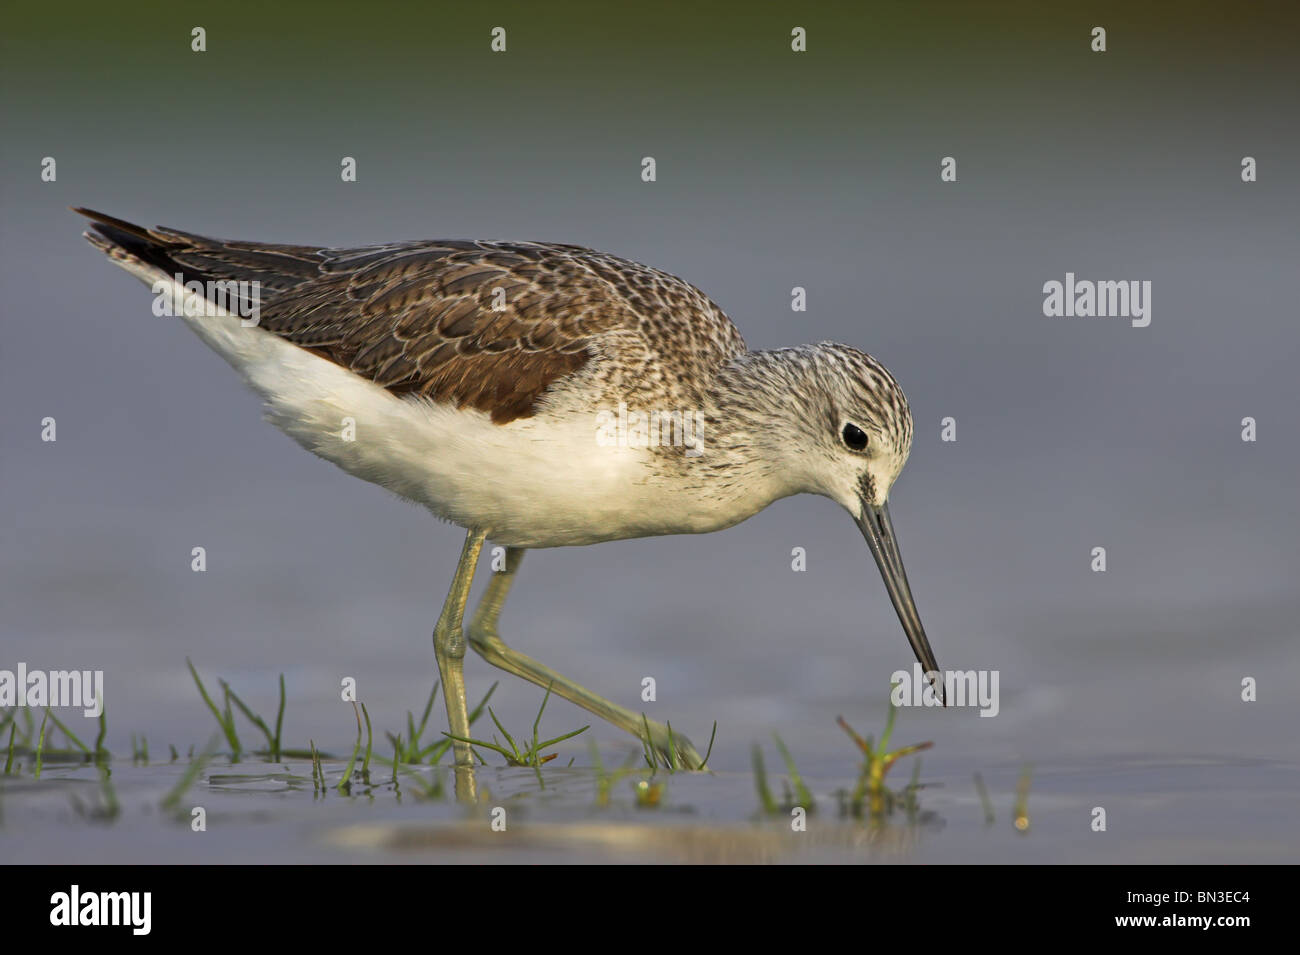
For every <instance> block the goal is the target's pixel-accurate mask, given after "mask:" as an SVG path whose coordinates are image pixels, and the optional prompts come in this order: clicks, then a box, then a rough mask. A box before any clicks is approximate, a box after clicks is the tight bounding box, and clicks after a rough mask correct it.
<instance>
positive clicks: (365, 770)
mask: <svg viewBox="0 0 1300 955" xmlns="http://www.w3.org/2000/svg"><path fill="white" fill-rule="evenodd" d="M361 715H362V716H364V717H365V718H366V758H365V759H363V760H362V761H361V778H362V779H365V780H369V779H370V747H371V745H372V744H373V743H374V737H373V735H372V734H371V732H370V714H369V713H368V712H366V704H364V703H362V704H361Z"/></svg>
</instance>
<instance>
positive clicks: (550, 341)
mask: <svg viewBox="0 0 1300 955" xmlns="http://www.w3.org/2000/svg"><path fill="white" fill-rule="evenodd" d="M87 214H88V215H90V216H91V218H94V219H95V220H96V221H97V222H98V223H100V224H99V225H97V226H96V229H97V231H99V232H100V233H101V234H103V235H105V236H107V237H108V238H109V239H110V240H112V241H113V242H114V243H116V244H118V245H119V246H122V247H125V248H126V249H127V251H128V252H130V253H131V254H133V255H136V256H138V257H140V258H144V259H146V260H147V261H150V262H151V263H153V264H157V265H159V267H162V268H165V269H167V271H168V272H169V273H170V272H171V271H173V270H178V271H181V272H182V273H183V274H185V276H186V278H187V279H188V278H190V277H198V278H217V279H244V280H254V279H256V280H258V281H260V282H261V283H262V297H261V302H260V316H259V323H260V325H261V327H262V328H264V329H267V330H269V331H272V332H274V333H276V334H277V335H281V336H283V337H284V338H286V339H288V340H289V341H291V342H293V343H295V344H297V345H299V346H301V347H303V348H306V349H310V350H311V351H313V352H315V353H317V354H319V355H321V356H323V357H326V358H328V359H330V360H331V361H334V362H336V363H338V364H340V365H343V366H344V367H346V368H348V369H350V370H352V371H353V372H355V373H356V374H358V375H362V376H363V377H365V378H367V379H369V380H371V381H374V382H375V383H377V384H379V385H382V386H383V387H385V388H388V389H389V390H391V391H393V392H396V393H399V394H418V395H424V396H427V397H429V398H431V399H433V400H435V401H445V402H450V403H454V404H455V405H457V406H458V407H466V406H468V407H473V408H478V409H480V410H482V411H485V412H487V413H489V414H490V415H491V416H492V419H493V420H494V421H496V422H498V423H504V422H507V421H511V420H513V419H515V418H520V417H527V416H529V415H531V414H533V413H534V412H535V411H536V408H537V402H538V400H539V398H540V397H541V396H542V395H543V394H544V393H545V392H546V390H547V389H548V388H549V387H550V386H551V385H552V384H553V383H554V382H556V381H557V380H559V379H562V378H564V377H565V376H567V375H571V374H573V373H575V372H577V371H578V370H579V369H581V368H583V366H584V365H586V364H587V362H589V361H591V360H592V358H593V355H594V354H595V353H596V352H597V351H599V350H600V349H598V348H596V347H594V346H596V345H597V344H598V343H606V342H609V341H611V340H612V339H611V338H610V336H611V333H622V335H621V339H622V340H623V341H625V342H626V341H627V335H628V334H630V335H631V336H632V341H634V342H635V343H636V346H635V348H630V349H629V351H635V352H636V353H637V355H636V356H635V357H636V358H638V359H639V360H640V361H641V363H642V364H643V365H648V364H649V363H651V362H654V363H655V364H659V363H660V361H656V359H659V360H662V361H663V363H664V364H671V361H670V360H663V359H662V357H661V356H664V355H665V354H668V355H671V356H672V358H673V359H675V360H678V361H682V360H684V361H686V362H687V363H689V364H691V365H696V366H705V367H708V368H710V370H711V369H712V368H716V367H717V366H718V365H720V364H722V363H723V362H724V361H726V360H727V359H728V358H730V357H731V356H733V355H735V354H737V353H739V352H742V351H744V347H745V345H744V341H743V340H742V339H741V337H740V333H739V332H738V331H737V330H736V328H735V326H734V325H732V323H731V321H730V320H729V319H728V318H727V317H726V316H725V315H724V314H723V313H722V312H721V310H719V309H718V308H717V306H716V305H714V304H713V303H712V302H711V301H710V300H709V299H708V298H707V297H706V296H705V295H704V293H702V292H701V291H699V290H698V289H697V288H695V287H694V286H692V285H690V284H689V283H687V282H684V281H682V280H681V279H678V278H675V277H673V276H671V275H668V274H666V273H663V272H659V271H657V270H655V269H650V268H647V267H646V266H643V265H638V264H637V263H634V262H629V261H626V260H623V259H619V258H616V257H614V256H611V255H606V254H604V253H600V252H595V251H592V250H589V249H583V248H579V247H577V246H569V245H547V244H540V243H531V242H461V241H431V242H405V243H398V244H392V245H383V246H368V247H363V248H357V249H321V248H313V247H308V246H286V245H265V244H260V243H253V242H231V241H221V240H215V239H206V238H203V237H202V236H196V235H191V234H188V233H183V232H178V231H175V230H171V229H161V228H159V229H141V228H140V227H138V226H133V225H131V224H130V223H125V222H122V221H121V220H117V219H112V218H111V217H108V216H103V215H100V214H98V213H87ZM675 397H678V398H682V399H689V398H694V397H697V396H688V395H677V396H675Z"/></svg>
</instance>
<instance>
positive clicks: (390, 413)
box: [74, 207, 942, 792]
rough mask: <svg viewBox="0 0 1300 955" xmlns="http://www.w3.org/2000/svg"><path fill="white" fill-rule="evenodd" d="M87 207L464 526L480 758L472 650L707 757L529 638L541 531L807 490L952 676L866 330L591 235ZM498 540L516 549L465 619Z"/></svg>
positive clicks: (376, 461)
mask: <svg viewBox="0 0 1300 955" xmlns="http://www.w3.org/2000/svg"><path fill="white" fill-rule="evenodd" d="M74 211H75V212H78V213H80V214H81V215H83V216H85V217H86V218H87V219H88V220H89V221H90V224H89V227H88V228H87V230H86V231H85V232H84V233H83V234H84V237H85V238H86V239H88V240H89V241H90V243H91V244H92V245H93V246H94V247H95V248H97V249H99V250H100V251H101V252H103V253H104V254H105V255H106V256H107V257H108V258H109V260H110V261H111V262H112V263H113V264H115V265H118V266H120V267H121V268H123V269H125V270H126V271H127V272H129V273H131V274H132V275H134V276H135V277H137V278H138V279H141V280H142V281H144V282H145V283H147V284H149V285H150V287H151V288H152V290H153V291H154V294H155V306H154V310H155V312H156V313H159V314H177V315H178V316H179V317H180V318H181V319H182V320H183V321H184V322H185V323H186V324H187V325H188V326H189V328H190V329H191V330H193V331H194V332H195V333H196V334H197V335H198V336H199V338H201V339H202V340H203V342H204V343H206V344H207V345H208V346H210V347H211V348H212V349H213V350H214V351H216V352H217V353H218V354H219V355H220V356H221V357H222V358H224V359H225V360H226V361H227V362H228V363H229V364H230V365H231V366H232V367H233V368H234V369H235V370H236V371H238V372H239V373H240V375H241V376H242V377H243V379H244V381H245V382H246V383H247V385H248V386H249V387H251V389H252V390H253V391H254V392H255V393H256V394H257V395H259V396H260V397H261V399H262V400H263V402H264V405H265V411H266V417H267V419H268V420H269V421H270V422H271V423H272V424H274V425H275V426H276V427H278V428H279V429H280V430H281V431H283V432H284V433H285V434H287V435H288V436H289V437H290V438H292V439H293V440H294V441H296V442H297V443H298V444H299V445H301V446H302V447H304V448H306V449H307V450H308V451H311V452H312V453H313V454H316V455H317V456H319V457H321V458H324V459H325V460H327V461H330V462H332V463H333V464H335V465H337V466H338V467H340V468H342V469H343V470H344V471H346V472H347V473H349V474H352V475H354V476H356V477H359V478H361V479H363V480H365V481H369V482H371V483H374V484H378V485H380V486H382V487H384V488H387V489H388V490H389V491H391V492H393V493H395V494H397V495H398V496H400V497H402V498H405V499H407V500H409V501H412V502H415V503H416V504H418V505H421V506H423V507H424V508H426V509H428V510H429V511H430V512H432V513H433V514H434V515H435V516H436V517H438V518H441V519H443V520H445V521H449V522H452V523H454V524H457V525H459V526H460V527H462V528H464V529H465V538H464V543H463V545H462V548H461V554H460V560H459V562H458V564H457V566H456V570H455V573H454V574H453V578H452V582H451V585H450V588H449V591H448V595H447V598H446V601H445V603H444V604H443V608H442V611H441V613H440V615H439V617H438V620H437V622H436V625H435V627H434V630H433V644H434V655H435V658H436V661H437V666H438V671H439V678H440V680H441V683H442V686H443V698H444V701H445V705H446V709H447V720H448V724H449V728H450V730H449V734H448V735H450V736H451V737H452V738H453V739H454V740H456V742H455V745H454V747H453V750H454V755H455V765H456V768H457V770H458V771H461V770H464V769H466V768H467V767H469V766H471V764H472V759H473V755H472V752H471V749H470V746H469V744H468V742H466V741H467V740H468V739H469V738H470V737H469V732H470V728H469V716H468V707H467V702H466V691H465V681H464V673H463V661H464V657H465V653H466V650H467V648H472V649H473V650H475V651H476V652H477V653H478V654H479V655H480V656H482V657H483V658H484V659H485V660H486V661H487V662H488V663H491V664H493V665H494V666H496V667H499V668H501V669H502V670H505V671H507V672H509V673H511V674H514V675H515V676H518V677H522V678H523V679H525V680H528V681H530V682H532V683H534V684H537V685H538V686H541V687H544V688H546V689H547V690H548V692H554V693H555V694H557V695H559V696H561V697H564V698H565V699H568V700H569V701H571V702H573V703H575V704H577V705H578V706H580V707H583V708H584V709H586V710H588V711H590V712H591V713H593V714H595V715H597V716H599V717H601V718H602V719H604V720H606V721H608V722H609V723H611V724H613V725H614V726H616V727H618V728H620V729H622V730H625V731H627V732H628V733H631V734H633V735H634V736H637V737H638V738H640V739H641V740H642V742H643V744H644V745H646V746H647V747H651V748H653V750H654V751H655V752H656V753H659V754H662V755H664V756H665V757H672V758H674V759H675V760H677V761H679V764H680V765H681V766H683V767H684V768H687V769H704V768H706V767H705V766H704V757H701V756H700V754H699V752H698V750H697V749H696V748H695V747H694V746H693V745H692V744H691V743H690V741H689V739H688V738H686V737H685V736H683V735H682V734H680V733H674V732H673V731H672V730H671V729H670V728H669V726H667V725H664V724H661V723H659V722H657V721H652V720H649V719H647V718H646V717H645V715H644V714H641V713H635V712H633V711H632V710H629V709H627V708H626V707H623V706H620V705H618V704H616V703H613V702H611V701H609V700H607V699H605V698H604V697H602V696H599V695H598V694H596V693H593V692H591V691H590V690H587V689H586V688H584V687H582V686H580V685H579V684H577V683H575V682H574V681H572V680H569V679H567V678H566V677H564V676H562V675H560V674H559V673H557V672H555V671H554V670H551V669H550V668H549V667H547V666H544V665H543V664H541V663H539V662H538V661H536V660H534V659H533V658H531V657H529V656H527V655H525V654H523V653H520V652H519V651H517V650H515V649H513V648H512V647H511V646H509V645H508V644H507V643H506V642H505V641H504V640H503V639H502V637H501V635H500V633H499V617H500V614H501V610H502V607H503V606H504V603H505V600H506V597H507V594H508V593H509V590H510V587H511V584H512V582H513V580H514V578H515V576H516V574H517V573H518V571H519V567H520V563H521V561H522V559H523V556H524V553H525V551H527V550H532V549H543V548H551V547H577V546H586V545H590V544H596V543H601V542H604V541H611V540H619V539H628V538H640V537H651V536H658V535H667V534H702V533H709V532H712V531H718V530H722V529H724V528H727V527H731V526H733V525H735V524H738V523H740V522H741V521H744V520H746V519H747V518H749V517H751V516H753V515H754V514H756V513H758V512H759V511H761V510H763V509H764V508H765V507H767V506H768V505H769V504H771V503H773V502H774V501H777V500H780V499H782V498H785V497H788V496H791V495H794V494H800V493H811V494H819V495H822V496H824V497H827V498H830V499H831V500H832V501H834V502H836V503H838V504H839V505H841V506H842V507H843V508H844V509H845V510H846V511H848V513H849V515H850V516H851V517H852V519H853V521H854V523H855V524H856V525H857V526H858V528H859V530H860V531H861V533H862V535H863V537H864V538H865V539H866V542H867V545H868V547H869V549H870V551H871V554H872V556H873V557H874V559H875V562H876V564H877V566H878V567H879V570H880V573H881V575H882V578H883V580H884V583H885V589H886V592H887V593H888V595H889V598H890V601H891V602H892V604H893V606H894V609H895V612H896V614H897V616H898V619H899V621H900V623H901V624H902V628H903V632H904V633H905V635H906V636H907V639H908V642H909V643H910V645H911V648H912V650H913V652H914V654H915V656H916V658H917V660H918V662H919V663H920V664H921V666H922V668H923V671H924V672H925V673H926V674H927V675H932V674H938V673H939V668H938V664H937V662H936V660H935V655H934V652H933V650H932V649H931V647H930V642H929V639H928V638H927V636H926V632H925V629H924V627H923V626H922V624H921V618H920V614H919V613H918V611H917V607H916V602H915V600H914V598H913V596H912V589H911V585H910V583H909V582H908V578H907V573H906V571H905V569H904V567H903V560H902V555H901V553H900V550H899V546H898V540H897V537H896V535H895V532H894V526H893V521H892V518H891V517H890V511H889V503H888V502H889V493H890V489H891V488H892V486H893V484H894V482H895V480H896V479H897V477H898V476H899V472H900V471H901V470H902V468H903V466H904V464H905V463H906V461H907V458H908V454H909V453H910V450H911V444H912V436H913V422H912V414H911V411H910V409H909V406H908V403H907V399H906V397H905V396H904V394H903V391H902V389H901V388H900V387H899V385H898V383H897V381H895V379H894V377H893V375H891V374H890V373H889V371H888V370H886V368H885V367H884V365H882V364H881V363H880V362H879V361H877V360H876V359H875V358H873V357H872V356H870V355H868V354H867V353H865V352H863V351H859V350H858V349H856V348H853V347H850V346H848V345H842V344H836V343H834V342H821V343H818V344H811V345H799V346H795V347H787V348H777V349H771V350H760V351H751V350H749V348H748V347H747V346H746V344H745V341H744V339H743V338H742V337H741V334H740V332H739V330H738V329H737V328H736V326H735V325H734V324H733V323H732V321H731V319H729V318H728V317H727V316H726V314H725V313H723V311H722V310H721V309H720V308H719V307H718V306H717V305H715V304H714V303H713V301H712V300H711V299H709V298H708V296H706V295H705V294H704V293H703V292H701V291H700V290H699V289H698V288H696V287H695V286H694V285H692V284H690V283H688V282H686V281H684V280H682V279H680V278H677V277H675V276H673V275H669V274H667V273H665V272H662V271H659V270H657V269H654V268H651V267H649V266H646V265H641V264H639V263H636V262H632V261H629V260H627V259H623V258H619V257H617V256H614V255H611V254H608V253H605V252H600V251H596V250H593V249H589V248H584V247H582V246H577V245H566V244H556V243H544V242H514V241H486V240H430V241H401V242H390V243H385V244H378V245H364V246H358V247H354V248H328V247H320V246H312V245H284V244H267V243H261V242H250V241H233V240H222V239H213V238H207V237H205V236H201V235H196V234H192V233H189V232H182V231H180V230H177V229H171V228H165V227H162V226H157V227H152V228H147V227H143V226H139V225H135V224H133V223H130V222H127V221H125V220H122V219H118V218H114V217H113V216H109V215H105V214H104V213H101V212H95V211H92V210H90V209H85V208H80V207H74ZM167 309H172V310H173V311H171V312H168V311H167ZM489 540H490V541H491V542H492V543H493V544H495V545H498V546H501V547H504V549H505V551H504V561H502V562H501V563H502V567H501V569H499V570H495V569H494V572H493V573H492V576H491V578H490V580H489V582H488V584H487V587H486V589H485V590H484V592H483V595H482V597H481V598H480V603H479V604H478V607H477V609H476V610H475V612H474V615H473V616H472V618H471V619H470V622H469V623H468V625H466V624H465V620H464V618H465V612H466V608H467V604H468V600H469V594H470V588H471V585H472V583H473V579H474V574H475V570H476V568H477V565H478V561H479V557H480V554H481V552H482V549H483V546H484V543H485V541H489ZM930 678H931V679H932V680H933V679H934V677H933V676H931V677H930ZM940 692H942V691H941V690H940ZM458 781H459V777H458ZM458 792H459V789H458Z"/></svg>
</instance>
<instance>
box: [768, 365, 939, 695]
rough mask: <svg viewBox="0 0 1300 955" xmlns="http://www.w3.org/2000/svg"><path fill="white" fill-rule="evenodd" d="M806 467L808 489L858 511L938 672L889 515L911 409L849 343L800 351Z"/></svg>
mask: <svg viewBox="0 0 1300 955" xmlns="http://www.w3.org/2000/svg"><path fill="white" fill-rule="evenodd" d="M798 351H799V352H800V354H799V356H798V358H797V360H796V362H797V364H798V365H800V366H801V368H800V374H799V375H798V378H797V380H798V381H799V383H800V385H801V386H803V387H801V388H800V393H799V395H798V398H797V399H795V398H794V397H793V396H792V400H797V401H798V403H799V404H801V405H802V407H801V408H800V409H799V414H798V415H797V417H798V419H799V420H800V422H801V431H802V434H801V435H800V438H801V440H800V441H799V444H800V448H799V456H800V457H801V458H802V459H803V460H802V461H801V462H800V465H799V470H800V472H801V474H802V480H803V482H804V489H806V490H809V491H812V492H814V493H817V494H822V495H824V496H826V497H829V498H830V499H831V500H833V501H836V502H837V503H839V504H840V505H841V506H842V507H843V508H844V509H845V510H846V511H848V512H849V514H850V515H852V517H853V520H854V521H855V523H857V525H858V529H859V530H860V531H861V532H862V536H863V537H864V538H866V541H867V545H868V546H869V547H870V548H871V554H872V556H873V557H874V558H875V560H876V564H877V565H878V566H879V568H880V573H881V576H882V577H883V578H884V581H885V589H886V590H887V591H888V592H889V597H890V600H891V601H892V602H893V604H894V609H895V610H896V611H897V612H898V618H899V620H900V621H901V623H902V625H903V630H904V632H905V633H906V634H907V639H908V642H909V643H910V644H911V645H912V650H913V651H914V652H915V653H916V658H917V659H918V660H919V661H920V662H921V665H922V667H923V668H924V670H925V671H926V672H927V673H928V672H932V671H937V670H938V664H937V663H936V661H935V657H934V652H933V651H932V650H931V649H930V642H929V640H928V639H927V638H926V635H925V629H924V628H923V627H922V626H921V617H920V614H919V613H918V612H917V609H916V602H915V600H914V599H913V598H912V589H911V586H910V585H909V583H908V580H907V572H906V571H905V570H904V569H903V558H902V555H901V554H900V553H899V548H898V541H897V539H896V538H895V536H894V526H893V521H892V520H891V519H890V516H889V503H888V502H889V492H890V489H891V488H892V487H893V485H894V481H895V480H896V479H897V478H898V475H899V472H900V471H902V469H903V465H904V464H905V463H906V462H907V456H908V453H909V452H910V451H911V449H912V413H911V410H910V409H909V408H908V406H907V398H905V397H904V395H903V391H902V389H901V388H899V386H898V382H896V381H895V380H894V376H893V375H891V374H890V373H889V372H888V371H887V370H886V369H885V366H884V365H882V364H880V362H878V361H876V359H874V358H872V357H871V356H870V355H868V354H866V353H864V352H860V351H858V350H857V349H855V348H849V347H848V346H846V345H837V344H834V343H831V342H823V343H821V344H820V345H814V346H811V347H808V348H804V349H799V350H798Z"/></svg>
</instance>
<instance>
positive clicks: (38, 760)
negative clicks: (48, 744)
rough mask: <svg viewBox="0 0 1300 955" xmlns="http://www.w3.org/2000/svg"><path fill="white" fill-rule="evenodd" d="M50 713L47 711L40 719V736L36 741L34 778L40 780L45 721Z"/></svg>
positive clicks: (43, 752)
mask: <svg viewBox="0 0 1300 955" xmlns="http://www.w3.org/2000/svg"><path fill="white" fill-rule="evenodd" d="M49 715H50V711H49V710H48V709H47V710H46V711H45V715H44V716H42V717H41V735H40V737H39V738H38V739H37V740H36V778H37V779H40V778H41V758H42V757H43V756H44V755H45V721H46V720H47V719H48V718H49Z"/></svg>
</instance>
